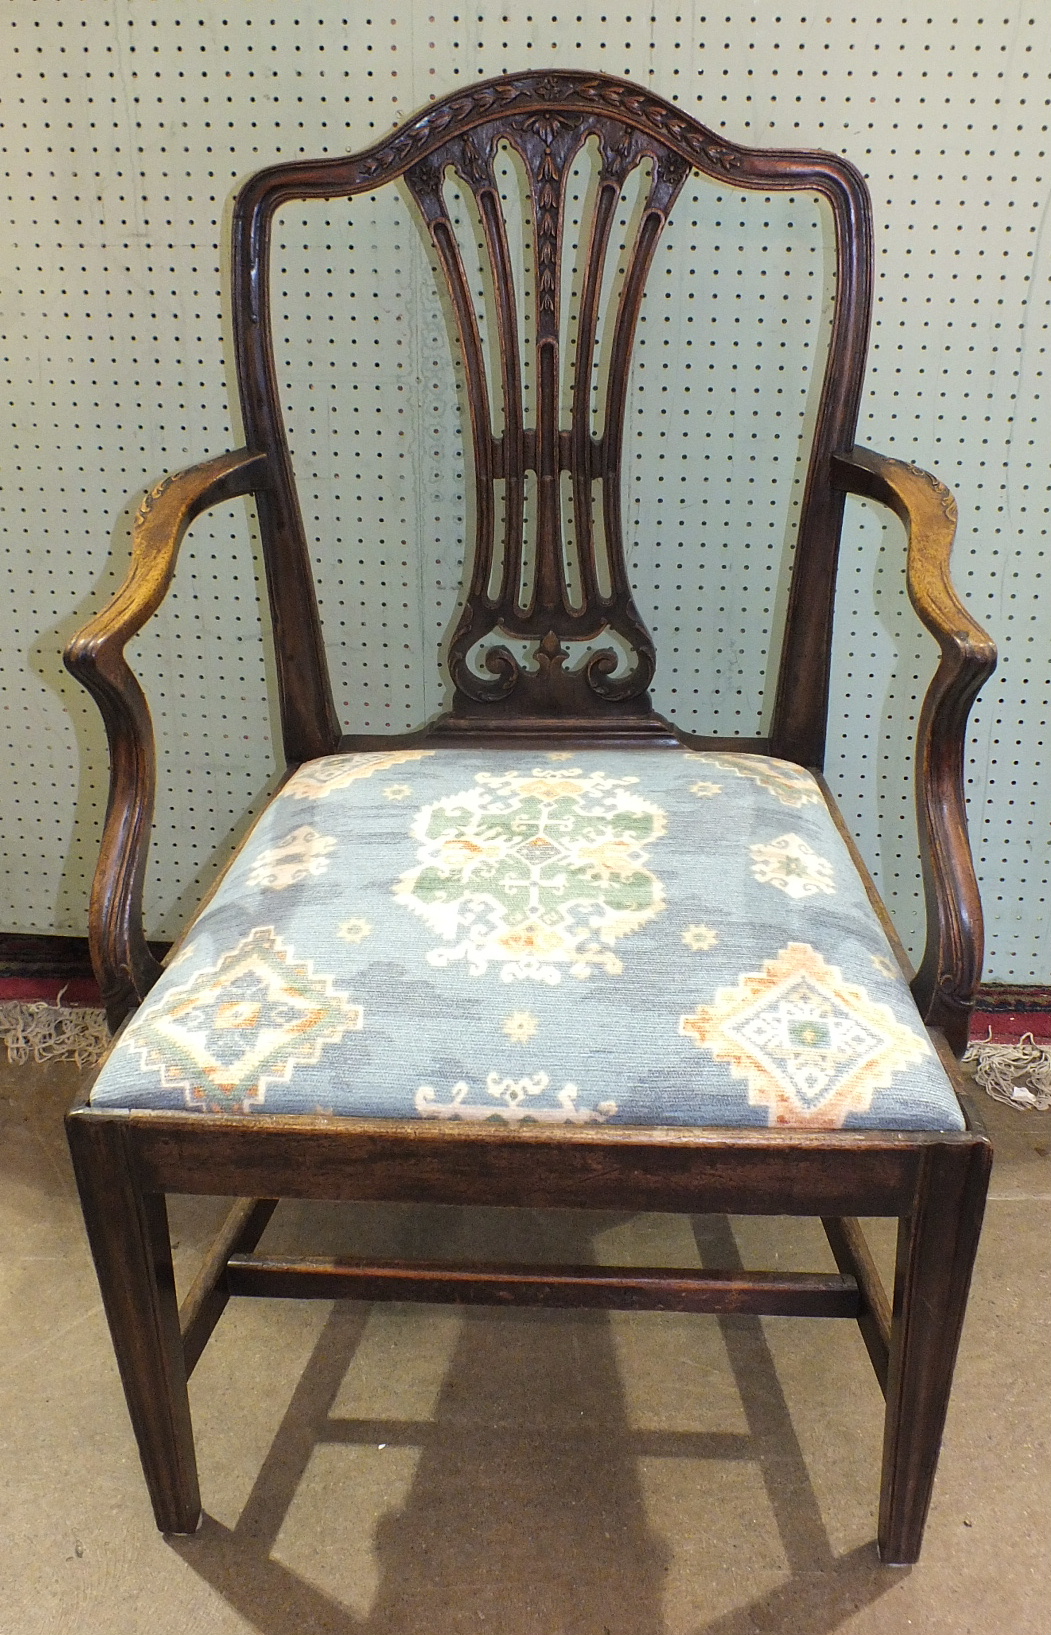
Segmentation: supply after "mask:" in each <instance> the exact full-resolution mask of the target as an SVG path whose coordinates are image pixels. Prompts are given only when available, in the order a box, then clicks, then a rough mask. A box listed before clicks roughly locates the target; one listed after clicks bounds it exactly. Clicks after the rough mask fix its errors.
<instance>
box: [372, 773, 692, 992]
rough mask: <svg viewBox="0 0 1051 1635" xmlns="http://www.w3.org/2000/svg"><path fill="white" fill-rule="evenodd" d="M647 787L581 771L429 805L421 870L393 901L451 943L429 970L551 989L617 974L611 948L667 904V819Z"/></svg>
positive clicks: (519, 780) (435, 952)
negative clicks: (651, 864) (653, 865)
mask: <svg viewBox="0 0 1051 1635" xmlns="http://www.w3.org/2000/svg"><path fill="white" fill-rule="evenodd" d="M637 781H638V780H637V779H635V778H609V777H606V776H605V775H604V774H603V773H602V772H592V773H588V774H585V773H582V772H581V771H580V770H579V769H578V768H574V767H571V768H567V769H566V770H564V771H563V770H562V769H559V770H557V771H550V772H548V771H546V770H544V769H543V768H539V769H537V770H536V771H533V772H530V773H527V774H525V775H523V774H522V773H519V772H511V773H509V774H506V775H504V776H502V777H500V776H492V775H491V774H489V773H485V772H480V773H478V774H477V776H476V778H475V780H474V786H473V787H472V788H470V789H464V790H458V791H457V792H456V793H455V794H454V795H448V796H446V797H444V798H443V799H442V800H438V801H435V802H434V803H433V804H432V805H430V806H425V807H424V809H423V810H422V811H421V812H420V813H419V815H418V816H417V818H416V820H415V822H414V823H413V825H412V829H411V831H410V832H411V834H412V836H413V838H414V839H415V840H417V841H419V842H420V846H419V851H418V852H417V857H418V859H419V867H417V868H414V869H411V870H410V871H409V872H408V873H406V874H404V875H402V877H401V879H399V880H398V881H397V882H396V884H395V886H394V894H395V896H396V897H398V898H400V900H401V901H402V902H404V903H406V904H407V905H408V907H410V908H411V909H413V910H414V911H415V913H417V914H418V915H419V916H420V917H421V919H423V920H425V921H426V923H427V924H428V925H429V926H430V927H431V929H432V930H433V931H435V932H436V933H437V934H438V935H439V936H441V937H442V938H443V939H444V940H445V943H446V944H447V945H449V946H446V947H444V948H435V949H432V950H431V951H430V952H429V953H428V955H427V959H428V961H429V962H430V963H431V964H432V965H435V966H439V967H441V966H446V965H448V964H449V963H450V961H452V960H459V959H465V960H466V962H467V967H468V969H469V970H470V972H471V974H472V975H473V976H483V975H484V974H485V972H486V971H487V970H488V968H489V966H490V964H495V965H496V966H497V968H498V969H499V971H500V977H501V979H502V980H503V981H504V982H513V981H515V980H516V979H532V980H533V981H537V982H543V983H546V984H548V985H549V986H554V985H557V984H558V983H559V982H561V980H562V967H568V969H569V973H570V975H571V976H574V977H578V978H580V979H582V980H586V979H587V978H588V977H589V976H590V975H591V972H592V969H593V968H595V967H598V968H601V969H603V970H605V971H607V972H608V973H609V974H610V975H613V976H619V975H620V973H621V971H622V970H623V966H622V964H621V962H620V960H619V959H618V958H617V956H616V954H614V953H612V952H611V951H610V950H611V945H612V944H613V943H614V942H616V941H618V940H619V939H620V938H621V937H625V936H627V935H628V934H629V933H630V932H633V931H637V930H638V929H639V927H640V926H643V925H645V924H646V923H647V921H649V920H652V919H653V918H654V916H655V915H657V914H659V913H660V912H661V910H662V909H663V908H664V906H665V903H664V891H663V888H662V886H661V883H660V881H659V880H658V879H657V877H656V876H655V875H654V874H652V873H651V872H650V870H649V869H648V868H646V867H645V863H646V851H645V847H646V846H647V845H648V844H650V843H651V842H653V841H655V840H657V839H659V838H660V836H661V835H663V834H664V833H665V831H666V828H667V823H666V818H665V814H664V812H663V811H662V810H661V808H660V807H659V806H655V805H654V804H653V803H652V801H648V800H644V799H643V798H642V796H641V795H639V794H638V793H637V792H636V790H635V789H634V788H633V787H632V786H633V785H634V784H635V783H637Z"/></svg>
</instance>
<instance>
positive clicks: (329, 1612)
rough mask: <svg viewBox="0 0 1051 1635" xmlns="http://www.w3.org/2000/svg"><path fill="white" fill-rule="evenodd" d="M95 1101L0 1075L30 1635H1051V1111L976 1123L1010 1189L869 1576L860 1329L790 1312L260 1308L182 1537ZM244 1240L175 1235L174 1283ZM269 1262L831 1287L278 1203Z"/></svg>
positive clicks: (759, 1250) (463, 1219) (5, 1509)
mask: <svg viewBox="0 0 1051 1635" xmlns="http://www.w3.org/2000/svg"><path fill="white" fill-rule="evenodd" d="M74 1083H75V1070H74V1069H71V1068H67V1067H64V1066H62V1065H57V1064H56V1065H52V1066H50V1067H32V1068H5V1069H3V1070H0V1117H2V1121H3V1128H2V1132H0V1155H2V1156H0V1162H2V1166H3V1174H2V1182H0V1222H2V1228H3V1242H4V1245H5V1254H4V1259H3V1281H2V1284H0V1302H2V1312H3V1326H4V1338H3V1345H2V1351H0V1391H2V1398H3V1401H2V1409H0V1415H2V1417H0V1426H2V1430H0V1439H2V1441H0V1445H2V1457H0V1517H2V1518H3V1520H2V1523H0V1533H2V1536H3V1545H2V1548H0V1630H2V1631H3V1635H36V1632H38V1631H39V1632H44V1631H47V1632H48V1635H57V1632H64V1631H78V1632H79V1631H87V1632H92V1635H94V1632H96V1631H98V1632H102V1635H124V1632H128V1635H132V1632H135V1635H140V1632H145V1635H169V1632H170V1635H176V1632H178V1635H195V1632H198V1631H201V1632H205V1631H206V1632H208V1635H212V1632H215V1635H228V1632H229V1635H233V1632H234V1631H258V1632H259V1635H314V1632H331V1635H462V1632H466V1631H472V1632H474V1631H479V1630H492V1631H497V1632H499V1635H753V1632H755V1631H781V1632H784V1635H831V1632H832V1631H844V1632H850V1635H877V1632H880V1635H882V1632H887V1635H890V1632H893V1635H904V1632H906V1631H913V1632H916V1635H928V1632H929V1635H1030V1632H1032V1635H1038V1632H1039V1635H1047V1632H1048V1631H1049V1630H1051V1528H1049V1527H1048V1525H1047V1518H1048V1512H1049V1501H1051V1391H1049V1389H1048V1379H1049V1374H1048V1357H1049V1351H1051V1348H1049V1339H1051V1324H1049V1314H1051V1299H1049V1295H1051V1287H1049V1285H1051V1249H1049V1244H1051V1236H1049V1231H1048V1228H1049V1226H1051V1114H1021V1113H1016V1112H1014V1111H1013V1110H1012V1109H1009V1108H999V1107H997V1106H995V1105H994V1104H993V1103H991V1102H986V1101H984V1098H983V1105H984V1110H985V1112H986V1114H987V1116H988V1119H989V1124H990V1128H991V1131H992V1133H993V1136H994V1139H995V1140H997V1142H998V1158H997V1165H996V1169H995V1172H994V1177H993V1186H992V1194H991V1202H990V1207H989V1211H988V1215H987V1217H986V1227H985V1233H984V1237H983V1242H982V1249H981V1253H980V1257H979V1265H978V1272H977V1277H976V1285H975V1288H974V1292H973V1295H972V1301H971V1308H970V1314H969V1318H968V1323H967V1328H966V1331H965V1334H964V1340H963V1347H962V1352H961V1357H960V1362H959V1367H958V1370H957V1383H956V1389H955V1394H954V1398H953V1405H952V1408H951V1410H950V1417H949V1425H948V1430H947V1433H946V1439H945V1445H944V1451H943V1454H942V1461H941V1468H940V1472H939V1477H938V1482H937V1486H936V1489H935V1496H934V1504H933V1509H932V1513H931V1519H930V1523H929V1526H928V1530H927V1539H926V1544H925V1549H924V1556H923V1560H922V1561H921V1563H920V1565H919V1566H918V1567H915V1568H913V1569H912V1571H911V1572H909V1571H900V1570H888V1569H882V1568H880V1567H879V1566H878V1564H877V1562H876V1556H875V1548H874V1544H873V1535H874V1529H875V1509H876V1495H877V1475H878V1469H879V1443H880V1429H881V1400H880V1396H879V1391H878V1389H877V1386H876V1383H875V1380H874V1378H873V1376H872V1374H871V1371H870V1369H869V1365H868V1360H867V1357H866V1356H865V1353H864V1351H863V1348H862V1344H861V1339H860V1336H859V1335H858V1332H857V1329H856V1327H855V1326H854V1325H853V1324H852V1323H842V1324H840V1323H814V1322H804V1321H801V1320H797V1319H783V1318H782V1319H767V1320H763V1321H761V1322H760V1321H758V1320H756V1319H749V1318H735V1319H727V1320H717V1319H714V1318H698V1317H679V1316H658V1315H652V1314H650V1315H638V1316H631V1315H615V1316H613V1317H607V1316H605V1315H603V1314H598V1313H547V1312H537V1313H516V1312H508V1311H491V1312H490V1311H475V1312H470V1313H466V1314H460V1313H458V1312H456V1311H454V1310H452V1309H449V1308H444V1307H415V1308H410V1307H404V1306H377V1307H374V1308H369V1307H360V1308H355V1307H354V1306H351V1305H343V1306H340V1307H336V1308H333V1307H332V1306H329V1305H326V1304H323V1303H316V1304H313V1303H306V1302H304V1303H293V1302H280V1301H258V1302H250V1301H238V1302H234V1304H233V1305H232V1306H231V1307H230V1308H229V1309H228V1311H227V1314H226V1315H225V1317H224V1318H223V1321H222V1323H221V1324H220V1327H219V1329H218V1330H217V1332H216V1335H215V1337H214V1339H213V1341H212V1343H211V1345H210V1347H209V1349H208V1350H207V1351H206V1353H205V1355H204V1358H203V1359H202V1361H201V1364H200V1366H199V1367H198V1370H197V1372H196V1374H195V1375H194V1379H193V1382H192V1387H191V1391H192V1398H193V1408H194V1415H195V1422H196V1427H197V1436H198V1450H199V1457H200V1465H201V1486H202V1491H203V1494H204V1501H205V1506H206V1509H207V1512H208V1516H207V1520H206V1522H205V1525H204V1527H203V1529H202V1531H201V1532H200V1533H199V1534H198V1535H197V1536H196V1537H195V1538H192V1539H184V1540H165V1539H164V1538H162V1537H161V1536H160V1535H159V1534H157V1533H156V1532H155V1531H154V1528H153V1522H152V1518H151V1515H150V1511H149V1506H148V1502H147V1499H146V1492H145V1488H144V1485H143V1483H142V1479H141V1474H140V1471H139V1465H138V1459H137V1456H136V1451H135V1447H134V1443H133V1441H132V1436H131V1431H130V1428H129V1425H128V1420H127V1417H126V1413H125V1409H124V1403H123V1398H122V1395H121V1391H120V1386H119V1383H118V1379H117V1372H116V1368H115V1365H114V1363H113V1359H112V1355H111V1352H110V1348H109V1342H108V1337H107V1333H106V1327H105V1323H104V1320H103V1317H102V1312H101V1309H100V1306H99V1300H98V1294H97V1289H96V1285H95V1281H94V1275H93V1272H92V1269H91V1265H90V1260H89V1257H88V1252H87V1248H86V1244H85V1241H84V1237H83V1232H82V1228H81V1224H80V1218H79V1212H78V1206H77V1201H76V1196H75V1192H74V1187H73V1181H72V1177H71V1173H70V1168H69V1163H68V1159H67V1156H66V1150H65V1143H64V1139H63V1135H62V1128H61V1115H62V1112H63V1110H64V1108H65V1106H66V1105H67V1103H68V1102H69V1101H70V1100H71V1099H72V1094H73V1088H74ZM219 1212H221V1211H217V1207H216V1205H215V1203H214V1201H208V1202H203V1201H198V1200H180V1201H179V1202H178V1206H177V1207H173V1211H172V1213H173V1230H174V1232H175V1235H176V1236H177V1238H178V1241H179V1255H180V1260H181V1267H180V1270H183V1271H185V1270H187V1269H189V1268H191V1267H192V1264H193V1259H194V1255H195V1253H196V1252H197V1251H198V1250H199V1248H200V1247H201V1245H202V1243H203V1242H204V1241H205V1240H206V1238H207V1236H208V1232H209V1229H210V1227H211V1226H212V1224H213V1223H214V1221H215V1219H216V1218H217V1213H219ZM876 1239H877V1242H878V1245H879V1249H880V1253H881V1254H882V1255H883V1256H884V1257H885V1256H886V1253H887V1251H888V1250H889V1248H890V1236H889V1233H888V1231H887V1227H886V1223H878V1224H877V1227H876ZM266 1242H267V1243H268V1244H270V1245H272V1246H273V1247H274V1248H275V1249H278V1248H279V1247H287V1248H291V1247H292V1245H293V1244H294V1243H297V1244H298V1246H299V1247H302V1248H311V1249H315V1250H320V1249H322V1248H336V1247H338V1248H342V1249H343V1250H344V1251H346V1252H354V1251H357V1252H382V1253H387V1254H395V1255H403V1256H408V1255H411V1254H413V1253H419V1252H423V1253H426V1254H427V1255H428V1256H432V1257H433V1256H437V1255H439V1254H441V1253H447V1254H456V1253H458V1254H467V1253H474V1254H477V1255H478V1256H479V1257H482V1256H486V1255H492V1256H505V1257H507V1258H512V1257H514V1256H516V1255H519V1254H523V1253H529V1252H537V1253H540V1254H543V1255H546V1256H547V1257H549V1258H552V1259H556V1258H564V1259H567V1260H577V1261H581V1260H586V1259H588V1258H589V1257H594V1258H596V1259H599V1260H604V1261H614V1260H617V1259H621V1258H623V1259H625V1260H628V1259H632V1260H637V1261H639V1262H649V1263H651V1264H652V1263H654V1262H659V1261H665V1262H667V1263H669V1264H680V1265H683V1264H691V1263H693V1264H696V1263H697V1262H698V1257H701V1258H703V1259H704V1260H708V1261H710V1263H711V1264H717V1263H722V1264H729V1263H731V1259H732V1256H733V1255H734V1254H735V1253H739V1254H740V1255H741V1257H742V1259H743V1260H744V1262H745V1263H746V1264H751V1265H753V1266H761V1265H767V1266H770V1267H773V1266H775V1265H778V1264H780V1265H793V1264H794V1265H797V1266H807V1265H809V1266H810V1267H813V1268H817V1267H820V1266H823V1265H827V1266H828V1267H829V1268H831V1266H832V1262H831V1259H830V1258H829V1256H828V1253H827V1250H826V1249H825V1247H824V1240H823V1238H822V1236H821V1233H820V1228H818V1227H816V1226H812V1225H811V1224H810V1223H809V1222H803V1223H800V1222H788V1221H768V1222H746V1221H734V1222H733V1223H732V1226H731V1225H728V1224H727V1223H725V1222H723V1221H719V1220H712V1219H701V1220H698V1221H696V1222H694V1223H692V1224H691V1222H690V1221H689V1220H686V1219H683V1218H679V1217H663V1218H661V1217H653V1216H646V1217H636V1218H634V1219H629V1218H627V1217H620V1216H614V1215H604V1216H600V1217H593V1216H589V1217H583V1216H578V1215H573V1214H568V1213H567V1214H561V1215H540V1214H527V1215H524V1216H514V1217H512V1216H510V1215H505V1214H503V1213H502V1212H500V1211H489V1212H486V1213H485V1214H484V1216H482V1217H481V1218H479V1217H467V1216H465V1215H463V1214H461V1212H459V1211H457V1210H450V1209H428V1210H408V1209H401V1208H386V1209H383V1210H378V1211H377V1210H373V1211H370V1212H366V1211H364V1210H357V1209H338V1210H337V1209H334V1208H329V1207H324V1208H314V1207H312V1208H309V1209H308V1208H307V1207H305V1206H298V1205H286V1206H284V1209H283V1210H281V1211H279V1212H278V1215H277V1216H276V1217H275V1219H274V1221H273V1223H272V1224H271V1227H270V1229H269V1232H268V1236H267V1239H266ZM424 1244H425V1245H426V1249H425V1250H423V1249H422V1246H423V1245H424Z"/></svg>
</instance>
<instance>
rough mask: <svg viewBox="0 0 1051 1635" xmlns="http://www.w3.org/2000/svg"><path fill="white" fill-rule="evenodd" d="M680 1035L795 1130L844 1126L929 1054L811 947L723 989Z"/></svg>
mask: <svg viewBox="0 0 1051 1635" xmlns="http://www.w3.org/2000/svg"><path fill="white" fill-rule="evenodd" d="M679 1031H680V1032H681V1033H684V1034H686V1035H687V1036H689V1037H691V1038H693V1040H694V1042H695V1043H696V1044H697V1045H698V1046H701V1047H704V1048H705V1049H707V1050H710V1051H711V1053H712V1055H713V1056H714V1057H715V1059H716V1060H717V1061H723V1062H726V1063H728V1065H729V1067H730V1071H731V1073H732V1074H733V1076H734V1078H737V1079H744V1080H745V1081H746V1082H747V1084H748V1099H749V1101H750V1103H751V1104H752V1105H753V1106H759V1107H767V1108H769V1109H770V1123H771V1124H782V1125H784V1124H788V1125H793V1126H795V1127H796V1128H799V1127H801V1126H802V1127H806V1126H809V1127H810V1128H815V1129H840V1128H842V1126H843V1123H844V1120H845V1119H846V1117H847V1115H848V1113H864V1112H867V1111H868V1108H869V1106H870V1105H871V1102H872V1097H873V1094H874V1092H875V1091H876V1090H881V1089H885V1088H886V1087H887V1086H888V1085H889V1084H890V1082H891V1079H892V1077H893V1076H894V1074H895V1073H897V1072H899V1071H900V1070H901V1069H902V1068H905V1067H908V1066H910V1065H911V1064H912V1063H914V1062H916V1061H918V1060H919V1059H920V1058H921V1057H922V1056H924V1055H929V1054H930V1046H929V1045H928V1044H927V1042H926V1040H924V1039H922V1038H920V1037H919V1036H918V1035H917V1034H916V1033H914V1032H912V1031H910V1030H909V1029H908V1028H905V1027H902V1025H901V1024H900V1023H899V1022H897V1021H896V1020H895V1018H894V1016H893V1015H892V1013H891V1011H890V1010H889V1008H888V1007H887V1006H886V1005H881V1004H878V1003H876V1002H874V1001H873V1000H871V999H870V998H869V996H868V995H867V994H866V992H865V990H864V989H863V988H859V987H855V986H853V985H852V984H850V983H847V982H844V980H843V976H842V973H841V972H840V971H838V970H837V969H836V968H835V966H832V965H828V964H826V962H825V961H824V959H822V957H821V955H820V954H819V953H818V952H817V951H816V949H814V948H811V947H810V946H809V945H808V944H806V943H790V944H789V946H788V947H787V948H784V949H782V950H781V952H780V953H779V954H778V955H777V957H776V958H775V959H772V960H768V961H767V962H766V963H765V964H764V966H763V969H762V971H761V972H758V973H752V974H749V975H746V976H742V977H741V979H740V981H739V982H738V983H737V986H736V987H734V988H721V989H720V990H719V992H718V993H717V994H716V996H715V1002H714V1004H712V1005H710V1006H703V1005H702V1006H701V1007H699V1008H698V1010H697V1011H696V1012H695V1013H694V1015H692V1016H684V1017H683V1018H682V1020H681V1021H680V1023H679Z"/></svg>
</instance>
